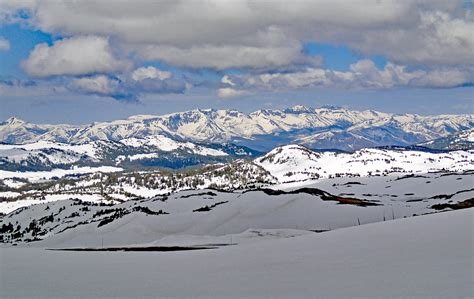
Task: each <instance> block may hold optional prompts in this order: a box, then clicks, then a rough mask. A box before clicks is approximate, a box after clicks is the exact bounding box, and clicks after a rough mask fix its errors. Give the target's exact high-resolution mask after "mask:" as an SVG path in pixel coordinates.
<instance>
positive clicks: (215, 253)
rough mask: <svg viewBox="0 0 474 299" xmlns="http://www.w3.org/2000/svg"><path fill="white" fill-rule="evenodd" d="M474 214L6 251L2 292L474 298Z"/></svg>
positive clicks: (58, 295) (36, 295)
mask: <svg viewBox="0 0 474 299" xmlns="http://www.w3.org/2000/svg"><path fill="white" fill-rule="evenodd" d="M162 216H163V215H162ZM164 216H166V215H164ZM157 217H161V216H157ZM473 217H474V209H467V210H461V211H453V212H447V213H440V214H435V215H426V216H421V217H413V218H407V219H398V220H395V221H387V222H381V223H374V224H369V225H361V226H355V227H351V228H347V229H340V230H335V231H331V232H326V233H322V234H304V235H301V236H296V237H291V238H288V237H286V238H285V236H284V234H283V233H281V236H282V237H281V239H276V240H275V238H273V239H270V238H267V240H264V241H259V240H261V239H265V235H268V234H271V232H267V231H261V232H258V231H257V233H256V234H254V235H253V236H254V238H252V239H253V240H255V241H253V242H248V243H247V244H242V243H241V240H242V238H239V236H234V239H233V242H234V243H238V245H234V246H227V247H221V248H218V249H214V250H193V251H182V252H167V253H165V252H161V253H158V252H140V253H136V254H134V253H131V252H113V253H107V252H88V253H83V252H61V251H48V250H42V249H37V248H3V249H0V250H1V252H0V256H1V257H2V269H1V271H2V272H3V273H5V275H3V276H2V279H1V280H0V286H1V287H0V297H2V298H17V297H23V298H33V297H34V298H51V297H54V298H77V297H81V298H98V297H100V298H110V297H125V298H136V297H143V298H153V297H156V296H157V294H159V296H160V297H165V298H236V297H239V298H471V297H472V269H473V260H472V249H473V248H472V246H473V244H472V219H473ZM148 218H150V217H148ZM105 227H106V226H104V228H105ZM248 235H250V234H248ZM286 235H290V234H289V233H287V234H286ZM225 240H226V242H230V236H228V237H227V238H225ZM104 242H105V244H107V239H105V240H104ZM221 242H222V241H221ZM25 263H26V264H27V265H28V267H23V266H19V265H25ZM203 269H205V275H203ZM39 273H41V275H39Z"/></svg>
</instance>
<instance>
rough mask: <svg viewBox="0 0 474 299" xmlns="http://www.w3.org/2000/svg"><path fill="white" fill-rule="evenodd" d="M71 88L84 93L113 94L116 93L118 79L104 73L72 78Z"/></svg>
mask: <svg viewBox="0 0 474 299" xmlns="http://www.w3.org/2000/svg"><path fill="white" fill-rule="evenodd" d="M71 85H72V87H73V89H76V90H78V91H80V92H84V93H93V94H101V95H113V94H115V93H117V90H118V87H119V81H118V80H116V79H112V78H109V77H107V76H104V75H98V76H94V77H85V78H79V79H74V80H73V81H72V83H71Z"/></svg>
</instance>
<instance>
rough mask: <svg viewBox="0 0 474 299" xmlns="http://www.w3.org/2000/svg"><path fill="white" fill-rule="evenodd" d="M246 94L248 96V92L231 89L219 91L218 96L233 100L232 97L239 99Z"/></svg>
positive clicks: (225, 88) (220, 89) (226, 88)
mask: <svg viewBox="0 0 474 299" xmlns="http://www.w3.org/2000/svg"><path fill="white" fill-rule="evenodd" d="M245 94H247V92H246V91H244V90H237V89H234V88H230V87H224V88H219V89H218V90H217V96H218V97H219V98H232V97H237V96H241V95H245Z"/></svg>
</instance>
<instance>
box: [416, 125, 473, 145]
mask: <svg viewBox="0 0 474 299" xmlns="http://www.w3.org/2000/svg"><path fill="white" fill-rule="evenodd" d="M420 146H424V147H427V148H431V149H436V150H459V149H465V150H466V149H474V129H469V130H464V131H460V132H456V133H453V134H450V135H448V136H446V137H441V138H438V139H435V140H431V141H428V142H424V143H421V144H420Z"/></svg>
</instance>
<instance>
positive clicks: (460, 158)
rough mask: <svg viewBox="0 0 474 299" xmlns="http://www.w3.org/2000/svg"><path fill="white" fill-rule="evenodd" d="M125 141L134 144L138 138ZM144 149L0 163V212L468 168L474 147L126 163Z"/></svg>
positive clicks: (292, 151)
mask: <svg viewBox="0 0 474 299" xmlns="http://www.w3.org/2000/svg"><path fill="white" fill-rule="evenodd" d="M129 142H130V144H133V145H138V143H137V142H138V141H137V140H133V142H132V141H130V140H129ZM147 155H149V154H134V155H128V156H125V155H123V157H126V158H123V159H124V160H120V161H116V160H113V161H112V162H113V166H96V167H90V166H82V167H77V166H74V167H72V168H64V169H58V168H53V169H50V170H45V171H24V172H18V171H5V170H0V212H2V213H8V212H10V211H13V210H14V209H16V208H19V207H24V206H29V205H31V204H34V203H36V202H39V201H42V200H46V201H55V200H61V199H69V198H78V199H82V200H90V199H91V198H92V200H95V201H104V202H106V203H115V202H122V201H127V200H136V199H145V198H152V197H154V196H157V195H163V194H168V193H173V192H178V191H182V190H199V189H205V188H214V189H218V190H227V191H234V190H242V189H255V188H259V187H272V186H278V185H279V184H285V183H295V184H296V185H302V184H303V185H304V184H311V183H313V182H315V181H321V180H325V179H335V178H349V179H350V178H362V177H375V178H376V177H386V176H390V175H401V176H409V175H413V176H423V175H426V174H427V173H469V172H472V171H474V154H473V151H451V152H442V153H427V152H424V151H414V150H389V149H365V150H359V151H356V152H354V153H352V154H349V153H335V152H315V151H311V150H309V149H307V148H305V147H303V146H299V145H289V146H284V147H279V148H276V149H274V150H272V151H271V152H269V153H268V154H266V155H265V156H263V157H260V158H256V159H255V160H253V161H252V160H233V161H230V162H226V163H216V164H209V165H205V166H201V167H195V168H185V169H181V170H178V171H169V170H166V169H156V168H149V169H146V168H141V169H138V170H133V169H126V168H125V166H127V163H130V162H128V161H129V160H130V159H132V160H133V159H140V158H142V159H147V157H146V156H147ZM150 155H154V154H153V153H151V154H150ZM119 157H120V158H121V156H119ZM324 190H326V188H325V189H324ZM369 193H371V192H369ZM91 196H92V197H91Z"/></svg>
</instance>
